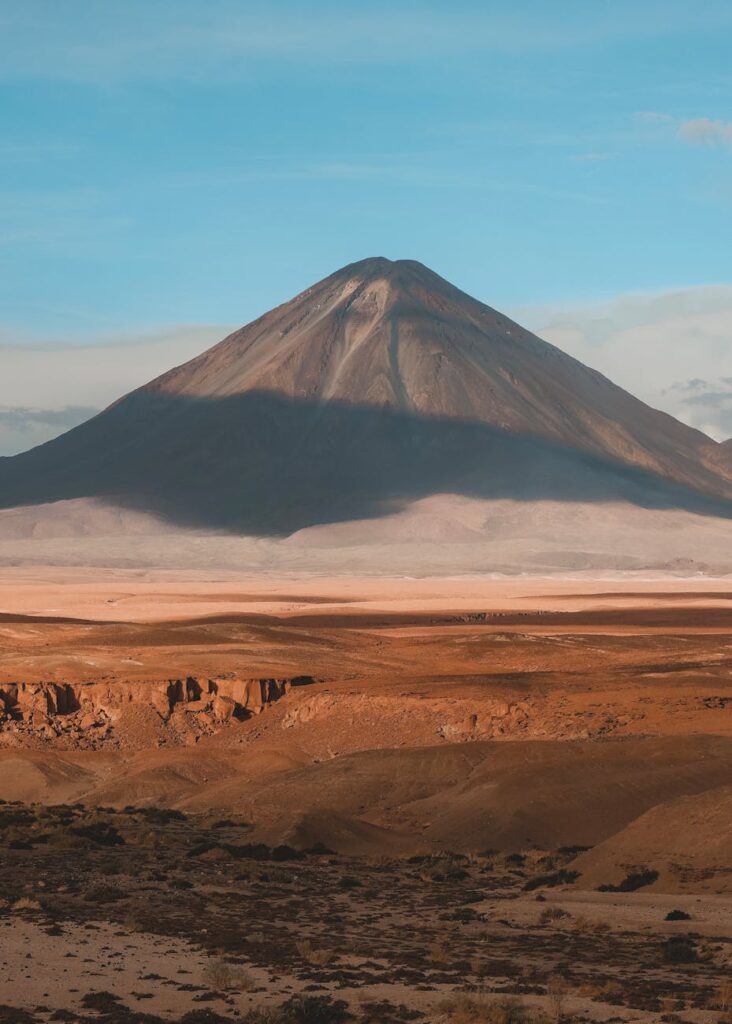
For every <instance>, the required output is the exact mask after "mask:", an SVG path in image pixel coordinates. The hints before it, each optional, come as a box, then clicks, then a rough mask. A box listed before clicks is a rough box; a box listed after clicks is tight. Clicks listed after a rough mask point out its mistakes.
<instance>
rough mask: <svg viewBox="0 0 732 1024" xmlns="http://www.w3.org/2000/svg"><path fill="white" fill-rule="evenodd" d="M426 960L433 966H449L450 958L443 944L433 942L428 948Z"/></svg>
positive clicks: (448, 951)
mask: <svg viewBox="0 0 732 1024" xmlns="http://www.w3.org/2000/svg"><path fill="white" fill-rule="evenodd" d="M428 959H429V960H430V961H431V962H432V963H433V964H449V963H450V962H451V961H452V956H451V955H450V950H449V949H448V948H447V946H446V945H445V943H444V942H435V943H434V945H432V946H430V949H429V954H428Z"/></svg>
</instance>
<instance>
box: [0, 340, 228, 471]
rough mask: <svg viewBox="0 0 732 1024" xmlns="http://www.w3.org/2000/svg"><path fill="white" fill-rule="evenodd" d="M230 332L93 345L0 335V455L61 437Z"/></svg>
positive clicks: (10, 453) (105, 341)
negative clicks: (20, 338)
mask: <svg viewBox="0 0 732 1024" xmlns="http://www.w3.org/2000/svg"><path fill="white" fill-rule="evenodd" d="M229 330H230V328H229V327H226V326H220V325H219V326H216V325H207V324H196V325H192V326H189V325H183V326H178V327H169V328H164V329H159V330H157V331H150V332H149V333H147V334H138V335H129V336H115V337H108V338H104V339H102V340H101V341H100V342H99V343H96V344H89V345H74V344H71V343H69V342H63V341H56V342H45V343H44V342H42V341H40V340H36V341H35V342H32V341H28V342H22V343H19V342H15V343H13V342H12V341H10V340H9V337H8V340H5V338H4V334H3V332H0V455H14V454H15V453H17V452H20V451H26V450H27V449H28V448H33V447H35V445H38V444H42V443H43V442H44V441H48V440H50V439H51V438H52V437H56V436H57V435H58V434H61V433H63V432H64V431H65V430H68V429H70V428H71V427H73V426H76V424H77V423H81V422H82V421H83V420H85V419H88V418H89V417H90V416H93V415H94V413H95V412H97V411H98V410H99V409H103V408H105V407H106V406H107V405H109V404H110V403H111V402H113V401H115V399H117V398H119V397H120V396H121V395H124V394H127V392H128V391H132V390H133V389H134V388H137V387H140V385H142V384H146V383H147V382H148V381H149V380H152V379H153V378H154V377H157V376H158V375H159V374H161V373H164V372H165V371H166V370H169V369H171V367H173V366H178V365H180V363H184V362H186V361H187V360H188V359H191V358H193V356H196V355H198V354H199V352H203V351H204V350H205V349H207V348H209V347H210V346H211V345H213V344H214V343H215V342H217V341H219V340H220V339H221V338H223V337H224V336H225V335H226V334H228V333H229ZM5 336H7V332H5Z"/></svg>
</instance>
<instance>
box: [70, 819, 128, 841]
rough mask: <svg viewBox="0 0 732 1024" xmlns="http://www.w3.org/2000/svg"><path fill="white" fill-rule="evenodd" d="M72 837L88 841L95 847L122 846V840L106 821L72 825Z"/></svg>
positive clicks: (112, 826)
mask: <svg viewBox="0 0 732 1024" xmlns="http://www.w3.org/2000/svg"><path fill="white" fill-rule="evenodd" d="M69 831H70V832H71V834H72V835H75V836H79V837H81V838H82V839H88V840H89V841H90V842H92V843H94V845H95V846H124V842H125V841H124V839H123V838H122V836H121V835H120V834H119V832H118V831H117V829H116V828H115V827H114V825H112V824H110V823H109V822H107V821H92V822H90V823H89V824H88V825H73V826H72V827H71V828H70V829H69Z"/></svg>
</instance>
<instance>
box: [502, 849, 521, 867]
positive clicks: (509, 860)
mask: <svg viewBox="0 0 732 1024" xmlns="http://www.w3.org/2000/svg"><path fill="white" fill-rule="evenodd" d="M504 861H505V862H506V864H512V865H513V866H514V867H519V868H520V867H523V865H524V864H525V863H526V854H525V853H509V854H506V856H505V857H504Z"/></svg>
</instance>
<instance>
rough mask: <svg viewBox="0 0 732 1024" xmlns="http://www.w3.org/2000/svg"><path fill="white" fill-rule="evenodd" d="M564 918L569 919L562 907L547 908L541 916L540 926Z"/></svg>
mask: <svg viewBox="0 0 732 1024" xmlns="http://www.w3.org/2000/svg"><path fill="white" fill-rule="evenodd" d="M563 917H569V914H568V913H567V911H566V910H562V908H561V907H546V908H545V909H544V910H542V912H541V913H540V914H539V924H549V922H550V921H560V920H561V919H562V918H563Z"/></svg>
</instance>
